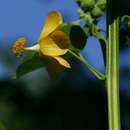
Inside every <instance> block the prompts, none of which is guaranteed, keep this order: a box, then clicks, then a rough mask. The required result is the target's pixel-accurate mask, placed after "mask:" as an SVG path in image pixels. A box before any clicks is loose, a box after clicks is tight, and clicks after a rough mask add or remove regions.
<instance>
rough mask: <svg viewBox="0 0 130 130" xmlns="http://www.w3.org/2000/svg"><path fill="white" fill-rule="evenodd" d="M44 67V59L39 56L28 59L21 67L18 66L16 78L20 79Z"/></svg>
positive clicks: (35, 55)
mask: <svg viewBox="0 0 130 130" xmlns="http://www.w3.org/2000/svg"><path fill="white" fill-rule="evenodd" d="M44 66H45V63H44V62H43V59H41V58H40V57H39V55H38V54H34V56H32V57H31V58H29V59H26V60H25V61H24V62H23V63H22V64H21V65H19V66H18V68H17V70H16V77H15V78H16V79H17V78H20V77H21V76H23V75H25V74H27V73H29V72H32V71H33V70H36V69H40V68H42V67H44Z"/></svg>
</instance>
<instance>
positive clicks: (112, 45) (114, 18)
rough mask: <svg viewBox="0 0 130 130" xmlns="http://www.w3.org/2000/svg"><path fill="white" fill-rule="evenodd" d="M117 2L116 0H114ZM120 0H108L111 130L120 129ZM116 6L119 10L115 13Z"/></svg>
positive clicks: (109, 111)
mask: <svg viewBox="0 0 130 130" xmlns="http://www.w3.org/2000/svg"><path fill="white" fill-rule="evenodd" d="M114 2H115V1H114ZM118 3H119V2H118V1H116V3H113V0H108V44H107V57H106V58H107V64H106V65H107V66H106V74H107V75H106V85H107V94H108V118H109V119H108V120H109V130H120V129H121V124H120V105H119V102H120V101H119V14H118V13H119V10H118ZM114 6H116V7H117V8H116V9H117V12H116V13H115V12H114V13H113V11H114V10H113V9H114Z"/></svg>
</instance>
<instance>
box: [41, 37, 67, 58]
mask: <svg viewBox="0 0 130 130" xmlns="http://www.w3.org/2000/svg"><path fill="white" fill-rule="evenodd" d="M39 44H40V50H41V52H42V54H43V55H47V56H52V57H54V56H60V55H64V54H65V53H67V51H68V49H62V48H60V47H59V46H58V45H57V44H56V43H55V42H54V41H53V40H52V39H51V38H50V37H46V38H44V39H42V40H41V41H40V42H39Z"/></svg>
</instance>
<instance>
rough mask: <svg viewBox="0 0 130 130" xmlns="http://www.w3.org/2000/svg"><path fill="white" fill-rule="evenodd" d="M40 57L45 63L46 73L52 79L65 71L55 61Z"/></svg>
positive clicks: (47, 57)
mask: <svg viewBox="0 0 130 130" xmlns="http://www.w3.org/2000/svg"><path fill="white" fill-rule="evenodd" d="M42 57H43V59H44V61H46V67H47V71H48V74H49V76H50V77H51V78H52V79H55V78H58V76H59V75H61V74H62V73H63V72H64V71H65V69H66V68H65V67H64V66H63V65H61V64H59V63H58V61H57V60H56V59H54V58H52V57H49V56H43V55H42Z"/></svg>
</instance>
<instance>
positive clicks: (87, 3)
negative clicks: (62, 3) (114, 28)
mask: <svg viewBox="0 0 130 130" xmlns="http://www.w3.org/2000/svg"><path fill="white" fill-rule="evenodd" d="M94 5H95V0H82V1H81V6H82V7H86V8H93V7H94Z"/></svg>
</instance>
